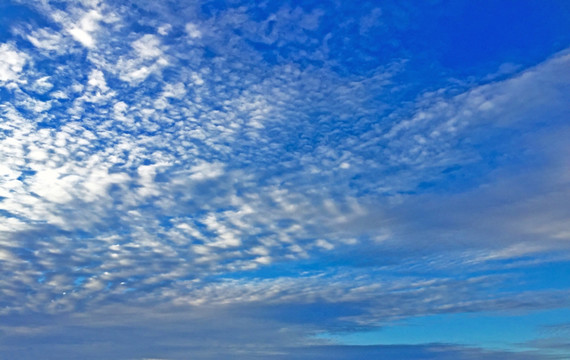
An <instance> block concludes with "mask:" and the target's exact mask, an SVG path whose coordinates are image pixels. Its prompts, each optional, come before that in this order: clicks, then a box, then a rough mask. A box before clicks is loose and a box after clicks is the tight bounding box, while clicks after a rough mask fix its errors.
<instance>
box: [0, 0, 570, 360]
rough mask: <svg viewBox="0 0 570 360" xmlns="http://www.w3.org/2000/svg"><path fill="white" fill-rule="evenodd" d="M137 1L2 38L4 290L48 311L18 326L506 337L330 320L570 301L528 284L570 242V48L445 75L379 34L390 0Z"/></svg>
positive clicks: (168, 350)
mask: <svg viewBox="0 0 570 360" xmlns="http://www.w3.org/2000/svg"><path fill="white" fill-rule="evenodd" d="M114 5H115V4H112V3H105V2H101V1H85V2H81V3H77V4H75V3H61V4H58V5H57V6H55V5H53V6H52V5H50V3H49V2H42V3H37V4H36V5H34V7H33V8H34V9H36V10H37V11H38V12H39V13H41V14H43V15H44V16H45V17H46V19H51V20H53V21H54V22H55V25H58V26H60V29H59V30H57V29H56V28H55V27H54V28H50V27H48V24H42V27H39V26H36V27H34V26H32V25H30V28H29V29H27V30H29V32H27V33H26V34H29V35H22V34H23V32H22V30H18V31H19V32H18V31H16V33H17V34H16V35H18V34H19V36H21V37H22V36H23V38H24V39H26V41H23V42H22V44H20V43H18V42H17V41H16V42H7V43H4V44H1V45H0V53H1V54H3V56H1V57H0V81H2V83H3V84H4V83H6V86H7V89H5V92H3V93H2V96H4V95H5V96H6V97H5V98H4V97H3V99H7V100H3V102H2V103H1V104H0V115H1V117H2V119H3V121H1V122H0V185H1V186H0V216H1V219H2V221H1V222H0V238H1V240H0V246H1V248H0V263H1V265H2V267H3V269H6V272H7V273H10V274H14V275H13V276H10V277H5V278H3V279H1V280H0V289H1V290H0V291H2V293H1V294H2V297H1V299H0V314H2V316H4V317H6V318H8V320H10V321H8V322H6V323H5V324H7V325H5V326H4V331H5V332H6V333H10V328H12V329H18V331H20V333H18V331H16V332H17V333H18V334H20V335H21V332H22V331H27V330H26V329H28V330H29V332H30V333H33V334H31V335H30V334H28V335H30V336H31V337H26V336H23V335H22V336H21V337H19V336H20V335H11V336H13V337H12V338H10V339H11V340H10V339H8V340H5V344H4V345H3V346H4V348H5V349H7V348H8V347H9V345H8V344H9V341H12V340H13V341H14V342H13V343H14V344H15V343H18V344H22V345H21V346H22V347H21V348H18V347H12V350H9V351H12V353H14V351H18V350H21V349H22V348H23V347H24V346H27V345H26V344H28V343H27V341H30V342H31V343H33V342H40V343H43V344H44V345H43V346H45V348H43V349H42V350H41V351H42V352H45V353H50V354H57V356H63V355H62V354H64V355H65V354H68V355H69V356H68V357H74V356H75V355H73V354H75V351H76V349H78V348H81V350H82V352H83V353H89V352H90V351H91V350H92V351H93V354H92V357H94V358H96V357H97V356H99V357H109V353H110V352H111V351H112V348H115V349H116V351H117V353H116V354H115V355H116V356H118V357H133V356H134V357H140V358H143V357H147V358H153V357H159V358H160V357H166V358H176V357H179V358H182V357H184V356H187V353H188V351H189V350H188V349H189V348H190V349H194V350H195V353H194V354H195V356H196V357H197V358H200V356H202V357H203V358H208V356H210V357H211V356H214V355H209V354H208V351H211V349H212V348H216V349H219V350H220V353H219V354H217V355H218V357H219V356H221V355H220V354H222V355H224V356H225V355H226V354H231V353H233V354H238V355H239V356H242V357H243V358H252V357H255V356H258V357H261V358H266V357H271V356H273V357H275V358H279V357H281V358H295V357H297V358H303V356H304V355H303V354H307V353H310V354H313V355H312V356H313V357H314V358H318V357H325V356H338V357H339V358H343V357H344V358H348V357H350V356H355V355H354V354H363V353H367V354H368V356H370V354H374V356H376V355H378V356H380V355H379V354H390V353H391V351H392V350H393V351H395V352H399V353H406V354H409V356H410V358H413V357H414V356H417V357H420V356H424V357H427V358H430V357H434V358H435V357H436V355H435V354H438V356H440V357H443V358H445V356H448V357H453V356H455V358H462V357H463V358H482V357H483V358H484V356H488V357H489V358H490V359H492V358H498V357H499V356H506V355H505V354H504V353H498V352H496V353H492V352H485V351H484V350H477V349H467V348H462V347H460V348H455V347H452V346H451V345H422V346H419V345H418V346H416V347H414V346H409V347H402V348H397V349H394V348H390V347H382V346H378V347H368V348H364V347H358V348H356V347H354V348H352V347H335V346H333V345H330V344H326V345H324V346H317V345H323V344H322V343H319V342H318V341H317V340H315V338H314V335H315V334H319V333H323V332H327V331H329V332H334V331H341V330H357V329H370V328H376V327H381V326H382V325H383V324H385V323H386V322H390V321H394V320H395V319H404V318H409V317H414V316H424V315H433V314H443V313H458V312H483V311H499V312H507V311H515V312H516V311H518V312H529V311H535V310H539V309H544V308H560V307H564V306H568V301H567V299H568V291H567V289H554V288H544V289H542V290H536V289H532V288H531V287H528V288H524V286H522V285H521V286H520V287H518V288H517V287H516V286H515V285H513V284H518V282H519V281H520V282H522V280H521V278H524V276H519V274H518V272H523V271H525V270H528V269H532V268H533V266H538V265H540V264H542V263H545V262H549V261H554V260H557V261H567V259H568V250H570V249H569V248H568V242H567V239H568V234H570V229H569V228H568V225H567V224H568V221H567V219H568V215H570V214H568V207H567V203H568V200H570V199H568V195H569V194H570V192H569V191H568V190H569V189H568V186H567V183H568V181H567V180H568V176H569V174H570V173H569V172H568V170H567V166H566V159H567V158H568V155H569V154H568V150H570V148H569V147H568V145H567V141H566V139H567V138H568V135H569V132H568V129H567V126H566V124H565V119H566V117H565V116H566V113H567V112H568V110H569V109H568V102H567V100H566V98H567V93H568V91H567V90H568V89H567V88H568V83H569V82H570V79H569V78H568V76H569V75H570V73H569V72H568V71H567V70H566V69H567V68H568V62H569V61H570V58H569V56H568V53H567V51H563V52H561V53H558V54H556V55H553V56H552V57H551V58H549V59H547V60H545V61H544V62H542V63H540V64H538V65H536V66H531V67H528V68H524V67H519V68H516V69H515V68H511V69H510V70H508V69H507V70H508V71H507V70H505V71H506V72H504V73H501V75H500V76H494V75H493V76H489V77H487V76H481V77H474V79H470V80H465V79H463V80H465V81H452V80H449V79H447V80H438V81H435V82H434V83H431V82H429V84H428V85H426V82H425V80H426V79H425V78H418V79H415V78H414V77H415V75H414V74H416V73H428V72H429V71H428V70H429V69H427V68H423V67H421V66H420V67H419V68H415V66H419V65H417V64H415V63H414V62H413V61H412V60H410V59H405V58H402V59H388V60H386V59H383V60H382V61H384V60H385V61H384V62H383V63H382V64H379V63H375V62H374V61H376V60H365V59H369V58H376V56H375V55H374V53H373V50H370V51H372V53H367V50H366V51H365V50H363V48H366V47H367V45H371V44H367V43H366V41H367V38H368V37H370V36H373V34H374V33H375V32H376V31H377V30H378V31H380V27H377V26H376V25H378V19H382V24H381V25H382V26H381V27H384V26H386V27H390V26H392V25H391V23H390V22H391V21H393V19H391V18H390V16H392V15H391V14H392V10H391V9H390V6H387V9H384V8H383V9H382V10H379V9H375V10H374V9H372V10H371V9H370V7H369V6H368V7H366V6H365V7H363V9H359V10H358V11H357V13H355V14H353V15H354V16H352V15H351V17H352V18H353V19H352V20H351V19H349V18H346V19H345V16H344V15H345V14H344V13H343V12H344V10H345V8H343V6H344V5H342V6H341V5H339V6H340V7H339V8H334V9H332V8H331V9H328V10H325V9H324V8H321V7H318V8H314V9H312V8H303V7H291V6H287V5H286V4H285V5H283V6H281V5H279V6H278V7H277V8H272V7H271V6H267V7H265V8H264V7H262V6H257V5H251V6H247V5H243V6H239V7H231V6H230V5H228V8H223V9H218V10H216V11H213V10H211V9H210V10H209V8H208V6H209V5H208V6H206V5H204V6H203V7H199V8H198V7H196V6H190V5H188V6H186V4H181V5H179V6H178V5H177V7H176V8H170V7H169V6H170V5H168V4H162V3H156V2H141V3H140V4H139V3H137V6H130V5H133V4H127V5H125V6H114ZM174 13H176V16H173V15H174ZM149 14H152V16H149ZM340 15H342V16H340ZM119 19H120V21H119ZM354 19H357V20H358V19H360V20H359V21H356V20H354ZM46 21H47V20H46ZM164 24H169V25H164ZM337 25H338V26H337ZM347 29H348V30H347ZM350 29H351V30H350ZM350 31H353V32H354V34H360V37H358V40H354V39H353V37H352V36H346V34H349V33H350V34H352V33H351V32H350ZM20 41H22V40H21V39H20ZM74 41H75V42H78V43H79V44H81V45H78V44H76V45H78V46H73V42H74ZM358 41H362V43H359V44H355V42H358ZM28 42H29V43H28ZM30 44H31V45H30ZM32 45H33V46H32ZM23 49H25V52H24V50H23ZM347 49H352V50H354V51H352V53H351V54H348V53H347ZM348 55H350V56H348ZM350 59H352V60H350ZM351 61H353V62H354V64H364V63H366V64H371V65H369V66H368V65H367V66H363V67H357V66H355V67H347V64H350V62H351ZM426 69H427V70H426ZM430 71H431V70H430ZM410 78H414V79H413V80H410ZM402 79H404V80H402ZM403 82H404V83H405V84H406V85H405V86H404V85H402V83H403ZM523 280H524V279H523ZM114 307H116V309H120V310H124V312H121V311H118V310H113V308H114ZM144 309H147V310H148V309H159V310H157V311H158V312H157V313H153V312H152V311H149V313H146V314H145V311H144ZM153 311H154V310H153ZM161 311H162V312H161ZM106 312H107V313H106ZM101 314H102V315H101ZM261 314H262V315H261ZM99 315H101V316H100V317H99ZM139 315H140V318H139ZM36 316H38V319H37V321H38V322H34V321H36V318H35V317H36ZM42 316H43V317H42ZM163 316H164V319H163V318H162V317H163ZM42 319H48V320H54V321H55V322H56V323H57V324H59V325H61V328H60V329H58V328H57V326H55V325H53V326H52V325H50V321H48V320H46V323H42ZM118 323H120V325H119V324H118ZM82 324H83V325H82ZM85 324H101V328H105V329H109V331H108V332H107V331H105V332H102V331H95V330H94V328H92V327H91V325H85ZM153 324H158V325H160V326H157V327H156V329H154V330H153V327H152V325H153ZM188 324H193V326H189V325H188ZM139 325H140V326H141V327H139ZM26 326H29V328H26ZM93 326H95V325H93ZM224 326H225V327H224ZM95 327H96V328H97V329H101V328H99V327H97V326H95ZM245 328H247V329H249V330H250V331H249V335H248V334H247V332H245V331H243V329H245ZM34 329H37V331H39V332H40V333H41V334H40V335H38V334H37V333H35V332H34V331H32V330H34ZM73 329H75V330H79V332H78V333H77V334H75V333H74V332H73ZM137 329H140V330H137ZM44 330H45V333H44V332H43V331H44ZM64 330H65V331H64ZM50 331H55V332H56V334H59V335H53V334H52V335H50V334H49V333H50ZM59 331H61V332H62V333H59ZM66 331H67V332H69V333H66ZM131 331H132V332H134V334H136V335H139V336H140V337H137V339H143V340H144V339H153V337H156V339H160V341H159V340H156V341H151V342H149V343H147V342H145V341H142V343H144V344H145V346H143V348H141V349H140V350H137V351H138V352H135V353H131V354H128V351H129V350H132V346H131V345H132V342H133V337H132V336H131V335H129V332H131ZM161 331H164V333H163V334H161V333H160V332H161ZM177 332H178V335H177ZM64 333H65V334H64ZM66 334H67V335H66ZM93 334H95V338H96V339H97V341H96V342H93V343H92V344H90V345H86V344H84V343H82V340H81V339H83V338H84V337H85V336H91V335H93ZM181 334H182V335H181ZM114 335H117V337H116V338H114V337H113V336H114ZM222 335H224V336H222ZM57 336H62V338H63V339H68V340H67V341H69V343H70V344H75V345H69V346H67V345H64V344H59V345H57V344H54V345H53V347H50V346H51V345H48V344H49V342H50V341H54V337H57ZM66 336H67V337H66ZM170 336H171V337H173V338H169V337H170ZM210 336H213V337H210ZM182 338H185V339H188V338H190V339H192V340H193V341H194V339H198V340H196V341H195V342H192V343H191V344H190V345H185V344H184V343H183V339H182ZM117 339H122V341H124V343H122V344H120V345H119V346H118V347H117V343H118V341H117ZM204 339H205V340H204ZM226 340H227V341H226ZM224 341H226V342H224ZM264 342H265V343H266V344H267V346H264V345H263V343H264ZM220 344H222V345H223V346H222V345H220ZM244 344H245V345H244ZM290 344H299V345H298V347H296V348H295V347H293V348H292V347H290V346H289V345H290ZM147 345H148V346H147ZM18 346H20V345H18ZM179 346H181V347H179ZM184 346H188V348H186V347H184ZM47 348H49V349H50V351H47V350H45V349H47ZM36 349H38V348H36ZM98 349H99V350H98ZM177 349H179V350H177ZM162 350H164V352H162ZM237 350H239V351H241V353H240V352H239V351H237ZM30 351H31V352H28V354H29V357H33V356H36V355H37V354H35V355H34V354H33V353H32V352H33V351H34V350H30ZM37 351H40V350H37ZM444 353H445V354H449V355H442V354H444ZM98 354H99V355H98ZM100 354H103V355H100ZM183 354H186V355H183ZM335 354H336V355H335ZM451 354H453V355H451ZM511 355H512V356H518V357H520V358H521V359H522V358H529V359H530V358H532V357H533V356H534V355H533V354H532V353H526V354H522V353H518V354H509V356H511ZM26 356H28V355H26ZM54 356H56V355H54ZM65 356H67V355H65ZM116 356H115V357H116ZM359 356H360V355H359ZM386 356H388V355H386ZM36 357H37V356H36ZM110 357H113V356H110ZM222 357H223V356H222Z"/></svg>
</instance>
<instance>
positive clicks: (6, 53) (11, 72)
mask: <svg viewBox="0 0 570 360" xmlns="http://www.w3.org/2000/svg"><path fill="white" fill-rule="evenodd" d="M28 58H29V57H28V55H26V54H25V53H24V52H21V51H19V50H18V49H17V48H16V47H14V46H13V45H11V44H0V81H19V80H20V75H19V74H20V73H21V72H22V70H23V68H24V65H25V64H26V61H27V60H28Z"/></svg>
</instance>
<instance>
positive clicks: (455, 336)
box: [318, 308, 570, 351]
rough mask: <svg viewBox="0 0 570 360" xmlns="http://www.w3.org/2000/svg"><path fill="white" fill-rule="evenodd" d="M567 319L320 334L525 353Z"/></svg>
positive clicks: (487, 318) (403, 325) (488, 318)
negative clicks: (532, 342) (546, 331)
mask: <svg viewBox="0 0 570 360" xmlns="http://www.w3.org/2000/svg"><path fill="white" fill-rule="evenodd" d="M561 319H570V309H569V308H566V309H553V310H543V311H534V312H528V313H522V314H521V313H512V314H504V313H481V312H478V313H459V314H438V315H430V316H422V317H415V318H412V319H405V320H400V321H395V322H392V323H386V324H383V325H382V327H380V328H379V329H377V330H372V331H362V332H353V333H344V334H331V333H329V334H320V335H318V338H322V339H328V340H332V341H335V342H337V343H341V344H345V345H381V344H384V345H385V344H392V345H396V344H401V345H404V344H406V345H411V344H426V343H442V344H457V345H467V346H477V347H483V348H486V349H501V350H511V351H525V350H528V349H529V348H528V347H527V346H526V345H525V342H527V341H530V340H533V339H535V338H537V337H540V336H541V335H542V332H541V329H542V328H543V327H545V326H548V325H552V324H556V323H559V322H560V320H561Z"/></svg>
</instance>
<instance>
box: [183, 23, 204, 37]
mask: <svg viewBox="0 0 570 360" xmlns="http://www.w3.org/2000/svg"><path fill="white" fill-rule="evenodd" d="M185 29H186V33H187V34H188V36H190V37H191V38H192V39H199V38H201V37H202V32H201V31H200V29H199V28H198V25H196V24H193V23H188V24H186V28H185Z"/></svg>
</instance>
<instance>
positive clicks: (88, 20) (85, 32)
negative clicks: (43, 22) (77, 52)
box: [67, 10, 103, 48]
mask: <svg viewBox="0 0 570 360" xmlns="http://www.w3.org/2000/svg"><path fill="white" fill-rule="evenodd" d="M102 19H103V16H102V15H101V13H99V12H98V11H97V10H90V11H89V12H88V13H86V14H85V15H84V16H83V17H82V18H81V20H79V22H78V23H76V24H74V25H72V26H71V27H70V28H68V29H67V31H68V32H69V33H70V34H71V36H72V37H73V38H74V39H75V40H77V41H78V42H80V43H81V44H83V46H85V47H87V48H93V47H94V46H95V39H94V38H93V33H95V32H96V31H97V29H98V27H99V21H101V20H102Z"/></svg>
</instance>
